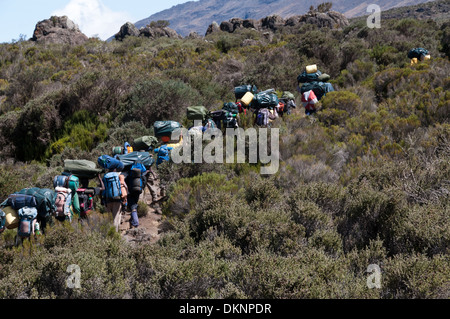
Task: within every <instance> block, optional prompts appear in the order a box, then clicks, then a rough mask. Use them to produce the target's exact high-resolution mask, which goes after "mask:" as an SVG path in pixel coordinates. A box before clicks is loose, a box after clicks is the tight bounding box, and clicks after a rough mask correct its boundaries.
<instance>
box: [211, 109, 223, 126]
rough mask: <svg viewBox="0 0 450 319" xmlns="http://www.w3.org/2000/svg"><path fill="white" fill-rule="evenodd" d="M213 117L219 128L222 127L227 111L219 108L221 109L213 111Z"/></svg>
mask: <svg viewBox="0 0 450 319" xmlns="http://www.w3.org/2000/svg"><path fill="white" fill-rule="evenodd" d="M211 118H212V120H213V121H214V123H215V124H216V126H217V128H219V129H221V128H222V121H223V120H224V119H225V111H224V110H219V111H213V112H211Z"/></svg>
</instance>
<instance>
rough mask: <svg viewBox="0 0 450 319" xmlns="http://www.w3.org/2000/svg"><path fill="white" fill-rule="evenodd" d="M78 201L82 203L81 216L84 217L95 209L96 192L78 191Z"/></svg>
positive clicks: (92, 190)
mask: <svg viewBox="0 0 450 319" xmlns="http://www.w3.org/2000/svg"><path fill="white" fill-rule="evenodd" d="M77 194H78V199H79V201H80V216H81V217H84V216H86V215H87V212H88V211H90V210H93V209H94V195H95V190H94V189H92V188H79V189H77Z"/></svg>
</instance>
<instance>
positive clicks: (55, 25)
mask: <svg viewBox="0 0 450 319" xmlns="http://www.w3.org/2000/svg"><path fill="white" fill-rule="evenodd" d="M87 40H88V37H87V36H86V35H85V34H84V33H82V32H81V31H80V29H79V28H78V26H77V25H76V24H75V23H74V22H73V21H72V20H70V19H69V18H68V17H67V16H62V17H57V16H52V17H51V18H50V19H47V20H43V21H40V22H38V23H37V24H36V28H35V29H34V32H33V37H32V38H31V41H36V42H40V43H59V44H71V45H80V44H83V43H85V42H86V41H87Z"/></svg>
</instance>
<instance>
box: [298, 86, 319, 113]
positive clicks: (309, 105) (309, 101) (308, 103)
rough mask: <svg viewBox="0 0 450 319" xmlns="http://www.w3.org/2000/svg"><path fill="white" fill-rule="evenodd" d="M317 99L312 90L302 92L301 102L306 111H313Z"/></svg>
mask: <svg viewBox="0 0 450 319" xmlns="http://www.w3.org/2000/svg"><path fill="white" fill-rule="evenodd" d="M317 102H318V99H317V97H316V94H315V93H314V91H313V90H309V91H306V92H305V93H303V94H302V103H303V106H304V107H305V109H306V110H307V111H314V110H315V109H316V107H315V105H316V104H317Z"/></svg>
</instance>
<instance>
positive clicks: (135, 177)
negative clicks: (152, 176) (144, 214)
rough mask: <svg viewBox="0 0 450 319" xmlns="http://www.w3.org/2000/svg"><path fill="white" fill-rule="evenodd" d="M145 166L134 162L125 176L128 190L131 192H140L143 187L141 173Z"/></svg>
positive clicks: (143, 171) (144, 170)
mask: <svg viewBox="0 0 450 319" xmlns="http://www.w3.org/2000/svg"><path fill="white" fill-rule="evenodd" d="M145 172H146V168H145V167H144V165H142V164H141V163H136V164H134V165H133V166H131V168H130V172H129V174H128V176H127V184H128V190H129V192H130V193H133V194H141V193H142V191H143V189H144V181H143V174H144V173H145Z"/></svg>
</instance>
